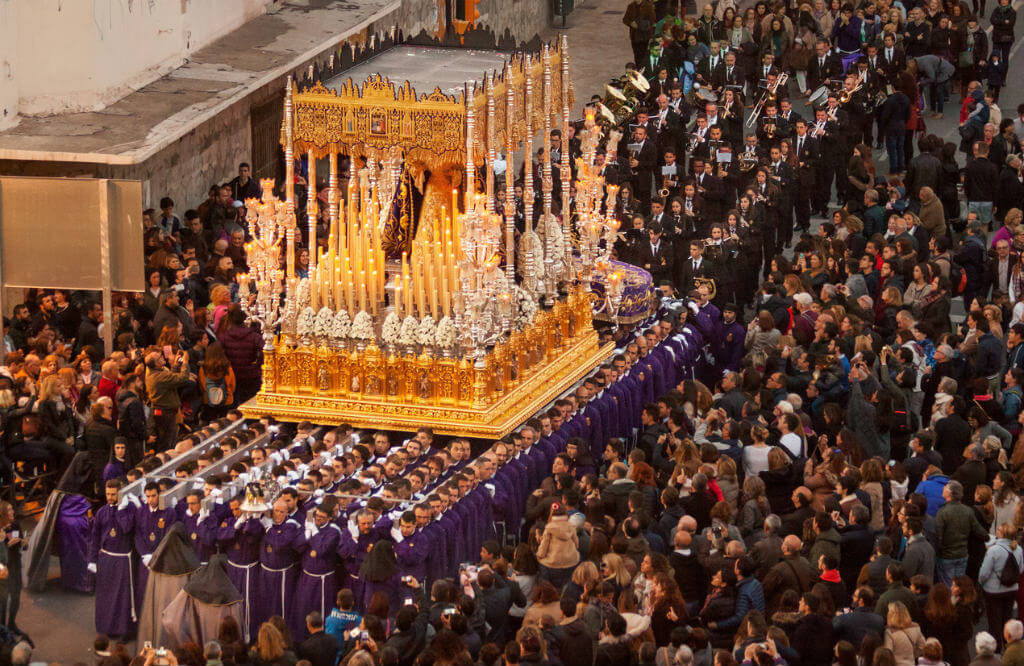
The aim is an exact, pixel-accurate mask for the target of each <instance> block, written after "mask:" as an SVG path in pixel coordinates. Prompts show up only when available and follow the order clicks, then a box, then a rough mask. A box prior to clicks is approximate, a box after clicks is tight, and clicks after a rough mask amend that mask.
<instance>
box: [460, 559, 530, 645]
mask: <svg viewBox="0 0 1024 666" xmlns="http://www.w3.org/2000/svg"><path fill="white" fill-rule="evenodd" d="M473 589H474V590H475V592H476V599H477V601H478V602H479V603H480V606H481V608H483V611H484V619H485V620H487V624H488V626H489V627H490V631H488V632H487V638H486V639H485V641H486V642H489V643H499V644H500V643H503V642H505V631H506V628H507V627H508V611H509V609H510V608H512V606H513V605H516V606H526V597H525V596H523V591H522V590H521V589H520V588H519V584H518V583H516V582H515V581H511V580H506V579H505V578H504V577H502V576H499V575H498V574H496V573H495V572H494V571H492V570H491V568H490V567H484V568H482V569H480V571H479V572H478V573H477V578H476V583H475V584H474V585H473Z"/></svg>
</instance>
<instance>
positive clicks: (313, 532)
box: [306, 523, 320, 541]
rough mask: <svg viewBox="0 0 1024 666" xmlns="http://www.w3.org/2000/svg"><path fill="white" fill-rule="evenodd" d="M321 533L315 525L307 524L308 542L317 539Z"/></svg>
mask: <svg viewBox="0 0 1024 666" xmlns="http://www.w3.org/2000/svg"><path fill="white" fill-rule="evenodd" d="M319 531H320V530H318V529H317V528H316V525H314V524H313V523H306V540H307V541H309V540H310V539H312V538H313V537H315V536H316V534H317V532H319Z"/></svg>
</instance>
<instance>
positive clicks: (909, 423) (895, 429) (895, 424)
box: [892, 408, 917, 435]
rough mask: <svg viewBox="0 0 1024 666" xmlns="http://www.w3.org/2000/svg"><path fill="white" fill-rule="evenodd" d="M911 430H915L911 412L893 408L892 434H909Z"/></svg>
mask: <svg viewBox="0 0 1024 666" xmlns="http://www.w3.org/2000/svg"><path fill="white" fill-rule="evenodd" d="M912 432H917V429H916V428H915V427H914V423H913V413H911V412H908V411H907V410H906V409H896V408H893V410H892V434H894V435H909V434H910V433H912Z"/></svg>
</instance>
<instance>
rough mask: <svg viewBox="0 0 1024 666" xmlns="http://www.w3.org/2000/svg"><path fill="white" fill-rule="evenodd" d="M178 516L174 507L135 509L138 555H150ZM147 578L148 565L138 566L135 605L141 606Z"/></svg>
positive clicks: (136, 550) (142, 507) (136, 548)
mask: <svg viewBox="0 0 1024 666" xmlns="http://www.w3.org/2000/svg"><path fill="white" fill-rule="evenodd" d="M177 520H178V516H177V513H176V512H175V511H174V509H150V508H149V505H148V504H143V505H142V506H140V507H138V508H137V509H135V552H136V553H138V554H139V557H141V558H145V556H146V555H152V554H153V551H154V550H156V547H157V546H159V545H160V542H161V541H163V540H164V536H165V535H166V534H167V530H169V529H171V525H173V524H174V523H175V522H177ZM147 580H149V567H147V566H146V565H145V564H143V565H142V566H141V567H139V580H138V581H137V582H136V587H135V606H136V607H137V608H142V600H143V597H144V596H145V594H146V581H147Z"/></svg>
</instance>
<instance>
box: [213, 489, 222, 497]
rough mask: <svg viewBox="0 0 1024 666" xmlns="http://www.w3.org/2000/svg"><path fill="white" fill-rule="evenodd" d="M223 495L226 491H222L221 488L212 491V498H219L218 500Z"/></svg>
mask: <svg viewBox="0 0 1024 666" xmlns="http://www.w3.org/2000/svg"><path fill="white" fill-rule="evenodd" d="M223 494H224V491H223V490H221V489H220V488H214V489H213V490H211V491H210V497H217V498H219V497H220V496H221V495H223Z"/></svg>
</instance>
